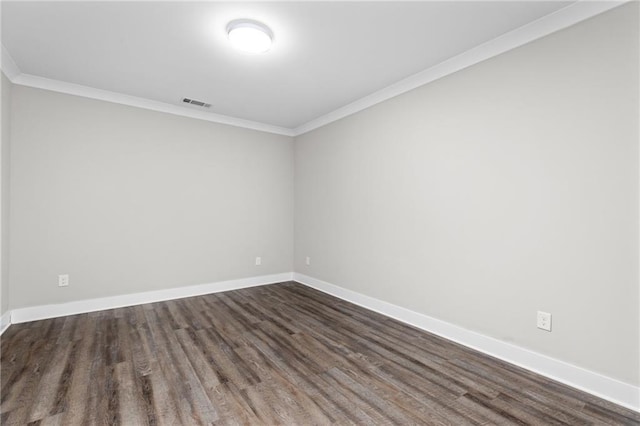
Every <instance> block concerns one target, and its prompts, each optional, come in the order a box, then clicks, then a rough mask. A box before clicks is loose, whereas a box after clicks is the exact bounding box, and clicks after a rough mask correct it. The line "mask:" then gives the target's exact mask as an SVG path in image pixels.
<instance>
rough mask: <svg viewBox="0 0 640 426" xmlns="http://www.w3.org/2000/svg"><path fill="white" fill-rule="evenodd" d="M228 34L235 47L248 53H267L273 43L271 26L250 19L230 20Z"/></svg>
mask: <svg viewBox="0 0 640 426" xmlns="http://www.w3.org/2000/svg"><path fill="white" fill-rule="evenodd" d="M227 34H228V35H229V41H230V42H231V44H232V45H233V47H235V48H236V49H238V50H242V51H243V52H247V53H265V52H267V51H268V50H269V49H271V44H272V43H273V33H272V32H271V30H270V29H269V27H267V26H266V25H264V24H262V23H260V22H257V21H252V20H249V19H237V20H235V21H231V22H229V25H227Z"/></svg>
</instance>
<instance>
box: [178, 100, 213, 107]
mask: <svg viewBox="0 0 640 426" xmlns="http://www.w3.org/2000/svg"><path fill="white" fill-rule="evenodd" d="M182 102H184V103H185V104H191V105H195V106H199V107H202V108H209V107H210V106H211V104H208V103H206V102H202V101H196V100H194V99H189V98H184V99H182Z"/></svg>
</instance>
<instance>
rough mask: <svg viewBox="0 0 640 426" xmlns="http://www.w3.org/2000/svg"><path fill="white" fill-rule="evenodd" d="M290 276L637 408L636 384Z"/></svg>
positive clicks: (304, 277)
mask: <svg viewBox="0 0 640 426" xmlns="http://www.w3.org/2000/svg"><path fill="white" fill-rule="evenodd" d="M293 280H294V281H296V282H299V283H300V284H304V285H306V286H308V287H311V288H314V289H316V290H319V291H322V292H324V293H327V294H330V295H332V296H335V297H338V298H340V299H343V300H346V301H348V302H351V303H354V304H356V305H359V306H362V307H364V308H367V309H369V310H372V311H375V312H378V313H380V314H383V315H385V316H388V317H391V318H394V319H396V320H398V321H401V322H404V323H406V324H410V325H412V326H414V327H418V328H420V329H422V330H425V331H428V332H430V333H433V334H436V335H438V336H440V337H444V338H445V339H448V340H451V341H454V342H456V343H460V344H461V345H464V346H467V347H469V348H472V349H475V350H477V351H480V352H482V353H485V354H487V355H490V356H493V357H495V358H499V359H501V360H503V361H506V362H508V363H511V364H514V365H517V366H519V367H522V368H525V369H527V370H530V371H533V372H534V373H538V374H540V375H542V376H545V377H548V378H550V379H552V380H555V381H558V382H561V383H564V384H566V385H569V386H571V387H573V388H576V389H579V390H582V391H585V392H588V393H590V394H592V395H595V396H597V397H599V398H602V399H606V400H607V401H611V402H613V403H615V404H618V405H621V406H623V407H626V408H629V409H631V410H634V411H638V412H640V387H637V386H632V385H630V384H627V383H624V382H621V381H619V380H616V379H612V378H610V377H607V376H604V375H602V374H599V373H595V372H593V371H589V370H586V369H584V368H581V367H577V366H575V365H572V364H569V363H566V362H564V361H560V360H558V359H555V358H551V357H549V356H546V355H542V354H540V353H537V352H534V351H531V350H528V349H525V348H522V347H519V346H516V345H513V344H510V343H506V342H503V341H500V340H498V339H494V338H492V337H489V336H485V335H483V334H480V333H476V332H474V331H471V330H467V329H465V328H462V327H459V326H457V325H453V324H450V323H448V322H445V321H442V320H439V319H436V318H432V317H430V316H428V315H424V314H421V313H418V312H414V311H411V310H409V309H406V308H402V307H400V306H397V305H394V304H392V303H388V302H384V301H382V300H379V299H376V298H373V297H370V296H366V295H364V294H361V293H358V292H355V291H352V290H348V289H346V288H343V287H339V286H337V285H334V284H330V283H328V282H325V281H322V280H319V279H317V278H313V277H310V276H307V275H304V274H299V273H294V274H293Z"/></svg>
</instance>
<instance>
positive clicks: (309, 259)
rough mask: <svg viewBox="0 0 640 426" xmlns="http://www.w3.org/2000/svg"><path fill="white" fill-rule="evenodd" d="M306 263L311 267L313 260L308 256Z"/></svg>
mask: <svg viewBox="0 0 640 426" xmlns="http://www.w3.org/2000/svg"><path fill="white" fill-rule="evenodd" d="M304 263H306V264H307V265H311V258H310V257H309V256H307V258H306V259H305V261H304Z"/></svg>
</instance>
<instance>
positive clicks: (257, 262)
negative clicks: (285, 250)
mask: <svg viewBox="0 0 640 426" xmlns="http://www.w3.org/2000/svg"><path fill="white" fill-rule="evenodd" d="M260 265H262V258H261V257H256V266H260Z"/></svg>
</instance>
